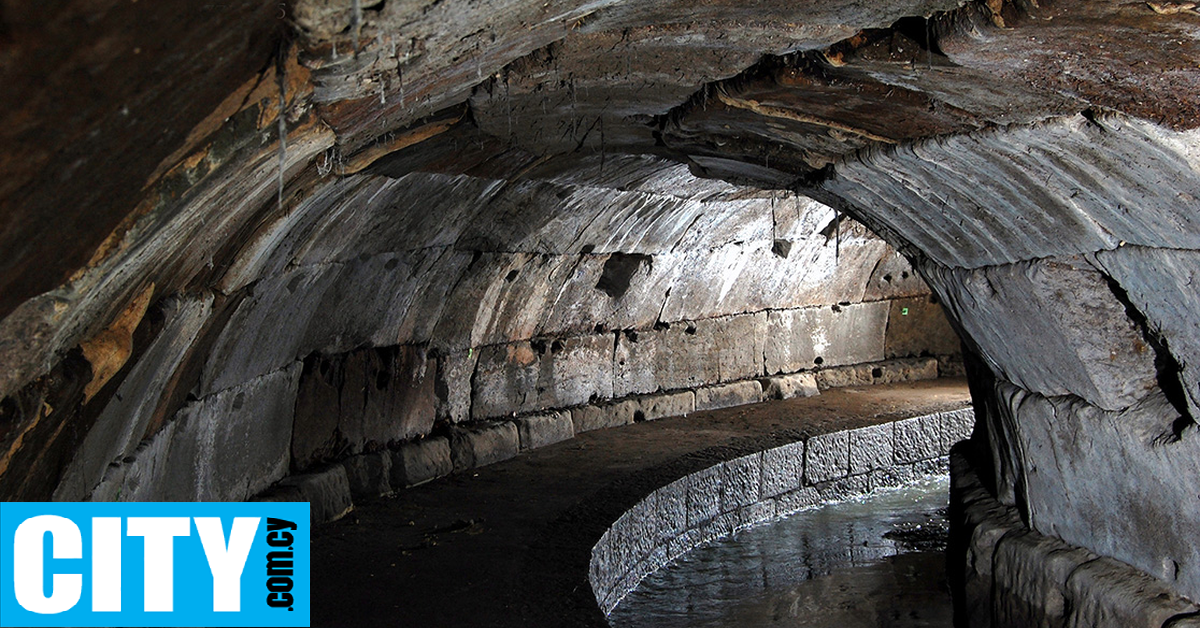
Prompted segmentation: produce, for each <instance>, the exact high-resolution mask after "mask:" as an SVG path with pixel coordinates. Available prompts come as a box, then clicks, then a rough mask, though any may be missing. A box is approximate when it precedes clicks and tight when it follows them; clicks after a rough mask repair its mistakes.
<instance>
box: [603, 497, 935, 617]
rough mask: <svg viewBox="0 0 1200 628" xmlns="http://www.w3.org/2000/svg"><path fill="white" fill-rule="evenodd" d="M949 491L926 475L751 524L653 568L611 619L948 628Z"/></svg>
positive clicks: (622, 602)
mask: <svg viewBox="0 0 1200 628" xmlns="http://www.w3.org/2000/svg"><path fill="white" fill-rule="evenodd" d="M948 495H949V480H948V478H947V477H946V476H939V477H933V478H927V479H924V480H921V481H919V482H918V483H916V484H913V485H910V486H906V487H901V488H895V489H886V490H882V491H877V492H876V493H873V494H871V495H867V496H863V497H859V498H855V499H853V500H850V501H847V502H841V503H835V504H827V505H825V506H821V507H819V508H815V509H812V510H806V511H802V512H799V513H796V514H794V515H791V516H790V517H787V518H785V519H781V520H778V521H775V522H772V523H769V524H766V525H763V526H759V527H756V528H751V529H749V530H743V531H741V532H738V533H737V534H735V535H733V536H732V537H727V538H725V539H720V540H717V541H714V542H713V543H710V544H708V545H705V546H703V547H699V548H696V549H694V550H692V551H691V552H688V553H687V554H686V555H684V556H683V557H681V558H680V559H678V560H676V561H675V562H673V563H671V564H670V565H668V566H666V567H664V568H662V569H660V570H658V571H657V572H655V573H654V574H652V575H650V576H649V577H648V578H646V579H645V580H643V581H642V584H641V585H640V586H639V587H638V588H637V589H636V590H634V591H633V592H632V593H630V594H629V595H628V596H627V597H626V598H625V599H624V600H622V601H621V603H620V604H619V605H618V606H617V608H616V609H615V610H614V611H613V612H612V614H611V615H610V616H609V623H611V624H612V625H613V626H614V627H615V628H648V627H650V626H653V627H655V628H684V627H687V628H705V627H717V626H720V627H722V628H726V627H731V626H736V627H738V628H753V627H756V626H772V627H785V626H786V627H791V626H836V627H837V628H856V627H858V626H888V627H894V628H909V627H917V626H944V627H947V628H948V627H949V626H951V623H952V610H951V603H950V594H949V592H948V588H947V586H946V572H945V562H946V559H945V554H944V549H945V539H946V523H945V516H944V515H945V509H946V506H947V502H948Z"/></svg>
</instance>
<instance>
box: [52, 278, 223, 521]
mask: <svg viewBox="0 0 1200 628" xmlns="http://www.w3.org/2000/svg"><path fill="white" fill-rule="evenodd" d="M212 302H213V299H212V296H211V294H209V295H208V296H205V297H202V298H194V299H193V298H185V297H168V298H166V299H164V300H163V301H162V302H161V303H160V304H159V306H158V308H159V310H160V311H161V313H162V316H163V317H164V319H165V321H164V324H163V330H162V331H161V332H160V333H159V334H158V335H157V336H155V338H154V340H153V341H152V342H151V343H150V346H149V347H147V348H146V350H145V353H144V354H143V355H141V356H139V359H138V360H137V361H136V362H134V363H132V365H131V366H130V368H129V370H128V374H127V375H126V376H125V378H124V379H123V380H122V381H121V383H120V386H119V388H118V389H117V392H116V394H114V395H113V396H112V398H111V399H110V400H109V401H108V403H107V405H106V406H105V407H104V410H103V411H102V412H101V413H100V415H99V416H98V417H97V418H96V422H95V423H94V424H93V425H92V426H91V428H90V429H89V430H88V432H87V437H86V438H84V440H83V442H82V444H81V445H80V446H79V449H78V450H76V452H75V457H74V458H73V459H72V460H71V464H70V465H69V466H68V467H67V469H66V470H65V472H64V473H63V477H62V480H61V481H60V482H59V484H58V488H57V489H55V491H54V499H55V501H82V500H83V499H85V498H86V497H87V496H88V493H89V492H90V491H91V490H92V489H93V488H94V487H95V486H96V485H97V484H99V483H100V481H101V480H102V479H103V478H104V474H105V469H106V468H107V467H108V465H109V463H111V462H112V461H113V460H120V459H122V458H125V457H126V456H129V455H132V454H133V453H134V450H135V449H136V448H137V446H138V444H139V443H140V441H141V440H142V438H143V437H144V436H145V434H146V430H147V428H148V427H149V426H150V425H151V422H152V421H153V420H154V415H155V413H156V411H158V406H159V404H160V400H161V399H163V398H164V396H165V395H168V394H169V393H170V392H171V389H172V387H173V386H175V385H177V382H175V381H174V380H175V378H176V375H175V372H176V369H177V368H178V366H179V365H180V363H182V361H183V360H184V358H185V357H186V356H187V353H188V350H189V349H190V348H191V346H192V343H193V342H194V341H195V339H196V337H197V336H198V335H199V333H200V330H201V329H202V328H203V325H204V323H205V321H206V320H207V319H208V316H209V315H210V314H211V313H212Z"/></svg>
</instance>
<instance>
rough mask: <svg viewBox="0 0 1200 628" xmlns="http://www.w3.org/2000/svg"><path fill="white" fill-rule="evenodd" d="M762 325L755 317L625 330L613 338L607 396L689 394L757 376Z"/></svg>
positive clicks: (760, 317)
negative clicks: (611, 379) (610, 383)
mask: <svg viewBox="0 0 1200 628" xmlns="http://www.w3.org/2000/svg"><path fill="white" fill-rule="evenodd" d="M766 320H767V318H766V315H765V314H763V313H761V312H760V313H756V314H739V315H735V316H724V317H719V318H710V319H704V320H696V321H689V322H686V323H685V322H680V323H674V324H672V325H671V326H670V327H669V328H668V329H661V330H654V331H633V330H629V331H625V332H623V333H621V334H619V335H618V336H617V346H616V352H615V354H614V357H615V361H614V367H613V369H614V370H613V376H614V383H613V394H614V395H616V396H621V395H627V394H637V393H647V392H651V391H654V390H659V389H664V390H671V389H683V388H687V389H695V388H699V387H702V386H709V385H713V384H719V383H722V382H728V381H734V380H739V379H748V378H752V377H757V376H758V375H761V374H762V357H761V356H762V347H761V342H762V337H763V334H764V333H765V329H766ZM609 338H610V343H611V337H609Z"/></svg>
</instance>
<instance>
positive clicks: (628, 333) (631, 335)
mask: <svg viewBox="0 0 1200 628" xmlns="http://www.w3.org/2000/svg"><path fill="white" fill-rule="evenodd" d="M625 337H626V338H628V339H629V342H637V339H638V333H637V332H636V331H634V330H632V329H626V330H625Z"/></svg>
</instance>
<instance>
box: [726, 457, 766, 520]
mask: <svg viewBox="0 0 1200 628" xmlns="http://www.w3.org/2000/svg"><path fill="white" fill-rule="evenodd" d="M761 486H762V454H751V455H749V456H742V457H741V458H735V459H733V460H729V461H727V462H724V463H722V464H721V512H730V511H733V510H737V509H738V508H741V507H743V506H749V505H750V504H753V503H755V502H757V501H758V498H759V492H760V489H761Z"/></svg>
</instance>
